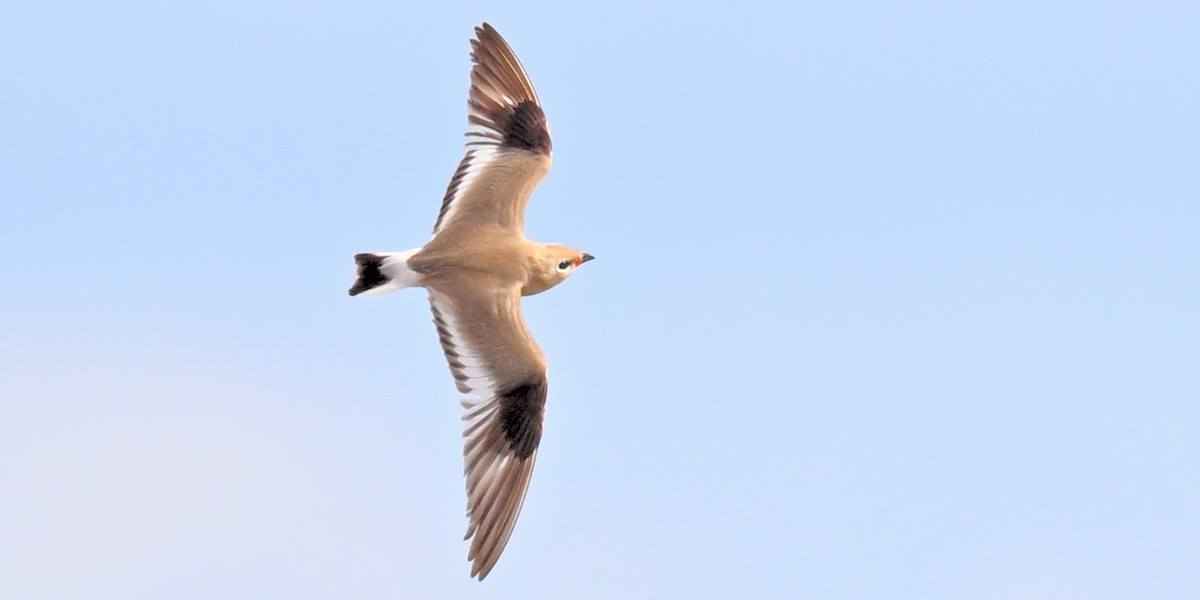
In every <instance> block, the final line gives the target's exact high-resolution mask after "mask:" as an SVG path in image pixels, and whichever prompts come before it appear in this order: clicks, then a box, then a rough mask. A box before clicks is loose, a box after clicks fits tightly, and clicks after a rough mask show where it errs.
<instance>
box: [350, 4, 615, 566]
mask: <svg viewBox="0 0 1200 600" xmlns="http://www.w3.org/2000/svg"><path fill="white" fill-rule="evenodd" d="M471 60H472V61H473V62H474V66H473V67H472V68H471V89H470V93H469V95H468V100H467V122H468V124H469V127H468V130H467V134H466V136H467V143H466V146H467V152H466V156H464V157H463V159H462V162H460V163H459V164H458V169H457V170H456V171H455V172H454V176H453V177H451V178H450V186H449V188H448V189H447V190H446V195H445V197H444V198H443V199H442V208H441V212H439V213H438V217H437V221H436V222H435V224H434V227H433V237H432V238H431V239H430V240H429V241H428V242H427V243H426V244H425V245H424V246H422V247H420V248H417V249H415V250H409V251H407V252H371V253H364V254H358V255H356V256H355V257H354V261H355V263H357V267H358V278H357V279H356V280H355V282H354V284H353V285H352V286H351V287H350V295H351V296H357V295H359V294H362V295H365V296H369V295H373V294H382V293H386V292H392V291H396V290H400V289H404V288H409V287H423V288H425V289H426V290H427V291H428V293H429V306H430V307H431V308H432V309H433V321H434V324H435V325H436V326H437V332H438V338H439V339H440V341H441V344H442V350H443V351H444V352H445V354H446V360H447V362H449V363H450V372H451V373H452V374H453V375H454V380H455V383H456V384H457V386H458V391H459V392H461V393H463V394H464V395H465V397H464V398H463V400H462V406H463V421H464V429H463V437H464V447H463V463H464V469H463V470H464V473H465V475H466V484H467V518H468V522H469V525H468V528H467V535H466V537H465V538H464V539H469V540H471V548H470V550H469V552H468V554H467V560H469V561H471V563H472V564H471V576H472V577H478V578H479V580H480V581H482V580H483V578H484V577H487V575H488V573H489V572H491V570H492V567H494V566H495V564H496V560H497V559H498V558H500V553H501V552H503V551H504V546H505V544H507V543H508V539H509V536H510V535H512V530H513V525H515V524H516V522H517V515H518V514H519V513H520V512H521V504H522V503H523V502H524V501H525V491H526V490H527V489H528V488H529V477H530V474H531V473H532V471H533V463H534V460H535V459H536V458H537V450H538V442H539V441H540V440H541V437H542V421H543V417H544V416H545V405H546V392H547V387H546V357H545V355H543V354H542V350H541V349H540V348H539V347H538V345H537V342H535V341H534V339H533V335H531V334H530V333H529V329H528V328H527V327H526V326H525V320H524V318H522V316H521V297H522V296H531V295H533V294H537V293H541V292H544V291H546V290H548V289H550V288H552V287H554V286H556V285H558V284H560V283H562V282H563V281H564V280H566V279H567V278H568V277H570V276H571V274H573V273H574V272H575V270H576V269H578V268H579V267H580V265H582V264H583V263H585V262H587V261H589V260H592V255H590V254H587V253H585V252H580V251H578V250H574V249H571V248H568V247H566V246H561V245H558V244H541V243H538V242H533V241H530V240H527V239H525V234H524V231H523V227H524V220H525V205H526V204H527V203H528V202H529V196H530V194H532V193H533V189H534V188H535V187H537V184H538V182H540V181H541V180H542V177H544V176H545V175H546V172H547V171H549V170H550V162H551V158H550V155H551V145H550V132H549V130H548V129H547V128H546V115H545V114H544V113H543V112H542V105H541V103H540V102H538V97H537V93H536V92H534V91H533V84H532V83H530V81H529V76H528V75H526V74H525V69H524V68H522V67H521V62H520V61H519V60H517V55H516V54H515V53H513V51H512V48H510V47H509V46H508V43H506V42H505V41H504V38H502V37H500V34H499V33H497V32H496V30H495V29H493V28H492V26H491V25H488V24H487V23H484V24H483V25H482V26H480V27H476V28H475V39H473V40H471Z"/></svg>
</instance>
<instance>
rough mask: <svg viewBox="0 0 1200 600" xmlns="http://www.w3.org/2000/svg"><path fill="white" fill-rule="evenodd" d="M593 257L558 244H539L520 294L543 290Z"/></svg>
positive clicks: (564, 279)
mask: <svg viewBox="0 0 1200 600" xmlns="http://www.w3.org/2000/svg"><path fill="white" fill-rule="evenodd" d="M593 258H595V257H594V256H592V255H591V254H588V253H587V252H580V251H578V250H576V249H574V248H568V247H566V246H561V245H559V244H539V245H538V249H537V251H536V252H534V256H533V264H531V265H530V267H531V268H530V273H529V281H528V282H527V283H526V284H525V287H524V288H522V289H521V295H522V296H532V295H534V294H538V293H541V292H544V291H546V290H548V289H550V288H552V287H554V286H556V285H558V284H560V283H562V282H563V281H566V279H567V277H570V276H571V274H572V273H574V272H575V269H578V268H579V266H580V265H582V264H583V263H585V262H587V261H589V260H592V259H593Z"/></svg>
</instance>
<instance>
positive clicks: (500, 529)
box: [428, 274, 547, 580]
mask: <svg viewBox="0 0 1200 600" xmlns="http://www.w3.org/2000/svg"><path fill="white" fill-rule="evenodd" d="M428 289H429V304H430V307H431V308H432V309H433V319H434V322H435V323H436V324H437V331H438V337H439V339H440V340H441V343H442V349H443V350H444V351H445V353H446V360H447V361H448V362H449V363H450V371H451V372H452V373H453V374H454V379H455V382H456V383H457V384H458V390H459V391H460V392H462V393H464V394H466V395H467V396H466V397H465V398H464V399H463V401H462V405H463V409H464V412H463V421H464V422H465V423H464V430H463V437H464V438H465V440H464V447H463V463H464V472H465V474H466V479H467V517H468V519H469V521H470V525H469V527H468V529H467V535H466V539H471V550H470V552H469V553H468V555H467V559H468V560H470V561H472V566H471V576H472V577H476V576H478V577H479V579H480V580H482V579H483V578H484V577H486V576H487V574H488V573H489V572H490V571H491V570H492V567H493V566H494V565H495V564H496V560H497V559H499V558H500V553H501V552H502V551H503V550H504V546H505V544H507V543H508V538H509V536H510V535H511V534H512V530H513V526H514V525H515V524H516V522H517V515H519V514H520V512H521V505H522V504H523V503H524V501H525V491H526V490H527V489H528V487H529V477H530V474H531V473H532V472H533V463H534V460H535V459H536V458H537V448H538V442H539V441H540V440H541V437H542V419H543V416H544V413H545V411H544V409H545V404H546V389H547V388H546V362H545V358H544V356H543V355H542V351H541V349H540V348H538V346H537V343H536V342H534V340H533V336H531V335H530V334H529V330H528V329H527V328H526V326H525V320H524V319H523V318H522V317H521V290H520V287H519V286H505V285H501V284H499V283H497V282H495V281H493V280H491V279H490V278H487V277H486V276H482V275H478V274H472V275H469V276H458V277H443V278H439V279H438V280H437V281H436V282H434V283H432V284H431V285H430V286H429V288H428ZM472 538H473V539H472Z"/></svg>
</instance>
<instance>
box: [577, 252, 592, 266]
mask: <svg viewBox="0 0 1200 600" xmlns="http://www.w3.org/2000/svg"><path fill="white" fill-rule="evenodd" d="M593 258H596V257H595V256H592V255H591V254H588V253H587V252H584V253H583V257H581V258H580V259H579V264H581V265H582V264H583V263H585V262H587V261H589V260H592V259H593Z"/></svg>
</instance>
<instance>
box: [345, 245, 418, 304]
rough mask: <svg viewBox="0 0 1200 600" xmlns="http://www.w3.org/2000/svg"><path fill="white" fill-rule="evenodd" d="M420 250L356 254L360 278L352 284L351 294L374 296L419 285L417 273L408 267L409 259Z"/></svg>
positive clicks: (355, 258)
mask: <svg viewBox="0 0 1200 600" xmlns="http://www.w3.org/2000/svg"><path fill="white" fill-rule="evenodd" d="M420 250H421V249H420V248H417V249H416V250H409V251H407V252H368V253H363V254H355V255H354V262H355V263H357V264H358V279H355V280H354V285H352V286H350V295H351V296H357V295H359V294H366V295H368V296H374V295H378V294H386V293H388V292H394V291H396V290H402V289H404V288H407V287H413V286H414V285H417V273H416V271H413V270H412V269H410V268H408V259H409V258H411V257H412V255H414V254H416V253H417V252H419V251H420Z"/></svg>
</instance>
